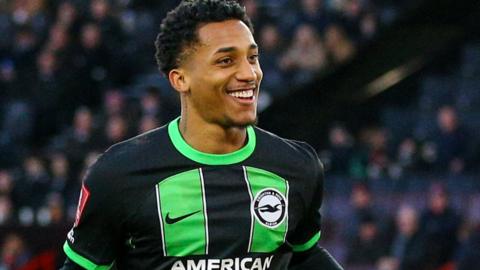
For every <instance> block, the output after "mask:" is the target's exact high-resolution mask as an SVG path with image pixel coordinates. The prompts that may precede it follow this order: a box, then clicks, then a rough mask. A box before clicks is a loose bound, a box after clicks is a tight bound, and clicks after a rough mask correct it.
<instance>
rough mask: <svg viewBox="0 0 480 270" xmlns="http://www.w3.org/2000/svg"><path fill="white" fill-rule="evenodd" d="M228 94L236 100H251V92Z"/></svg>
mask: <svg viewBox="0 0 480 270" xmlns="http://www.w3.org/2000/svg"><path fill="white" fill-rule="evenodd" d="M228 94H229V95H230V96H232V97H236V98H251V97H253V90H244V91H236V92H231V93H228Z"/></svg>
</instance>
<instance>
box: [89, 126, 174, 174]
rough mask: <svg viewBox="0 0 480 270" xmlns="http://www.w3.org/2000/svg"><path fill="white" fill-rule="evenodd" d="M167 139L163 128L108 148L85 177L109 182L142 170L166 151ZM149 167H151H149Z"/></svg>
mask: <svg viewBox="0 0 480 270" xmlns="http://www.w3.org/2000/svg"><path fill="white" fill-rule="evenodd" d="M168 143H169V139H168V134H167V132H166V129H165V127H160V128H157V129H154V130H152V131H149V132H147V133H144V134H141V135H138V136H136V137H133V138H131V139H128V140H125V141H123V142H119V143H117V144H114V145H112V146H111V147H109V148H108V149H107V150H106V151H105V152H104V153H103V154H101V155H100V156H99V157H98V159H97V160H96V161H95V163H94V164H93V165H92V166H91V167H90V168H89V169H88V171H87V175H86V176H87V177H86V179H87V180H88V179H89V178H94V179H95V178H102V180H101V181H104V182H110V181H118V179H120V178H123V177H125V176H127V175H129V174H130V173H132V172H135V171H139V170H142V169H144V168H146V167H147V166H150V164H153V163H155V162H157V161H158V160H159V159H161V158H160V157H161V156H165V154H163V153H162V152H165V151H167V150H166V149H167V148H168V145H169V144H168ZM150 167H151V166H150Z"/></svg>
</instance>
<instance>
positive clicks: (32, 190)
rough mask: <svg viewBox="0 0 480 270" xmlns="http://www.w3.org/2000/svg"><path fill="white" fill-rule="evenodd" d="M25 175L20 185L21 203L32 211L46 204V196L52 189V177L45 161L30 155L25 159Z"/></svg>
mask: <svg viewBox="0 0 480 270" xmlns="http://www.w3.org/2000/svg"><path fill="white" fill-rule="evenodd" d="M22 169H23V170H22V171H23V175H22V178H21V179H20V180H19V183H18V190H20V191H22V192H21V194H19V195H21V197H20V202H21V203H22V205H23V206H26V207H28V208H30V209H34V210H36V209H38V208H39V207H41V206H42V205H43V203H44V202H45V196H46V195H47V194H48V191H49V189H50V177H49V175H48V173H47V170H46V168H45V165H44V162H43V160H42V159H41V158H40V157H38V156H36V155H30V156H27V157H26V158H25V159H24V162H23V168H22Z"/></svg>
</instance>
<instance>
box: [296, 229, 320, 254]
mask: <svg viewBox="0 0 480 270" xmlns="http://www.w3.org/2000/svg"><path fill="white" fill-rule="evenodd" d="M320 235H321V232H320V231H319V232H318V233H316V234H315V235H314V236H313V237H312V238H310V240H308V241H307V242H306V243H304V244H301V245H292V250H293V251H294V252H302V251H305V250H309V249H311V248H312V247H313V246H314V245H316V244H317V242H318V240H320Z"/></svg>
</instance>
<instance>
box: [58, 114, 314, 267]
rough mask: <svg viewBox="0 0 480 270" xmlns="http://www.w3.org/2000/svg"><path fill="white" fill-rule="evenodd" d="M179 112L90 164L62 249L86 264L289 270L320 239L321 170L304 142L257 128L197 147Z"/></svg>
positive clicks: (76, 261) (86, 265) (78, 261)
mask: <svg viewBox="0 0 480 270" xmlns="http://www.w3.org/2000/svg"><path fill="white" fill-rule="evenodd" d="M178 122H179V118H177V119H176V120H174V121H172V122H171V123H169V124H168V125H166V126H164V127H161V128H158V129H155V130H153V131H150V132H148V133H145V134H142V135H139V136H137V137H134V138H132V139H129V140H127V141H125V142H122V143H119V144H116V145H114V146H112V147H111V148H109V149H108V150H107V151H106V152H105V153H104V154H103V155H101V156H100V157H99V159H98V160H97V161H96V162H95V164H94V165H92V166H91V168H89V170H88V172H87V174H86V176H85V179H84V181H83V185H82V190H81V196H80V201H79V205H78V210H77V216H76V220H75V223H74V225H73V228H72V230H71V231H70V232H69V233H68V235H67V241H66V242H65V244H64V251H65V253H66V255H67V256H68V257H69V259H70V260H72V261H73V262H75V263H76V264H78V265H80V266H82V267H83V268H86V269H109V268H110V267H112V265H115V266H116V268H117V269H120V270H122V269H158V270H164V269H169V270H213V269H218V270H266V269H279V270H283V269H288V265H289V262H290V259H291V256H292V253H293V252H299V251H305V250H308V249H310V248H312V247H313V246H314V245H316V243H317V241H318V240H319V238H320V213H319V208H320V205H321V201H322V191H323V169H322V166H321V164H320V162H319V160H318V157H317V155H316V153H315V151H314V150H313V149H312V148H311V147H310V146H308V145H307V144H305V143H302V142H297V141H292V140H286V139H283V138H280V137H278V136H276V135H274V134H272V133H269V132H267V131H264V130H262V129H260V128H258V127H254V126H250V127H248V128H247V135H248V136H247V138H248V139H247V143H246V144H245V145H244V146H243V147H242V148H241V149H239V150H238V151H235V152H233V153H229V154H208V153H203V152H200V151H197V150H195V149H193V148H192V147H191V146H189V145H188V144H187V143H186V142H185V141H184V140H183V138H182V136H181V134H180V132H179V129H178Z"/></svg>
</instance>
